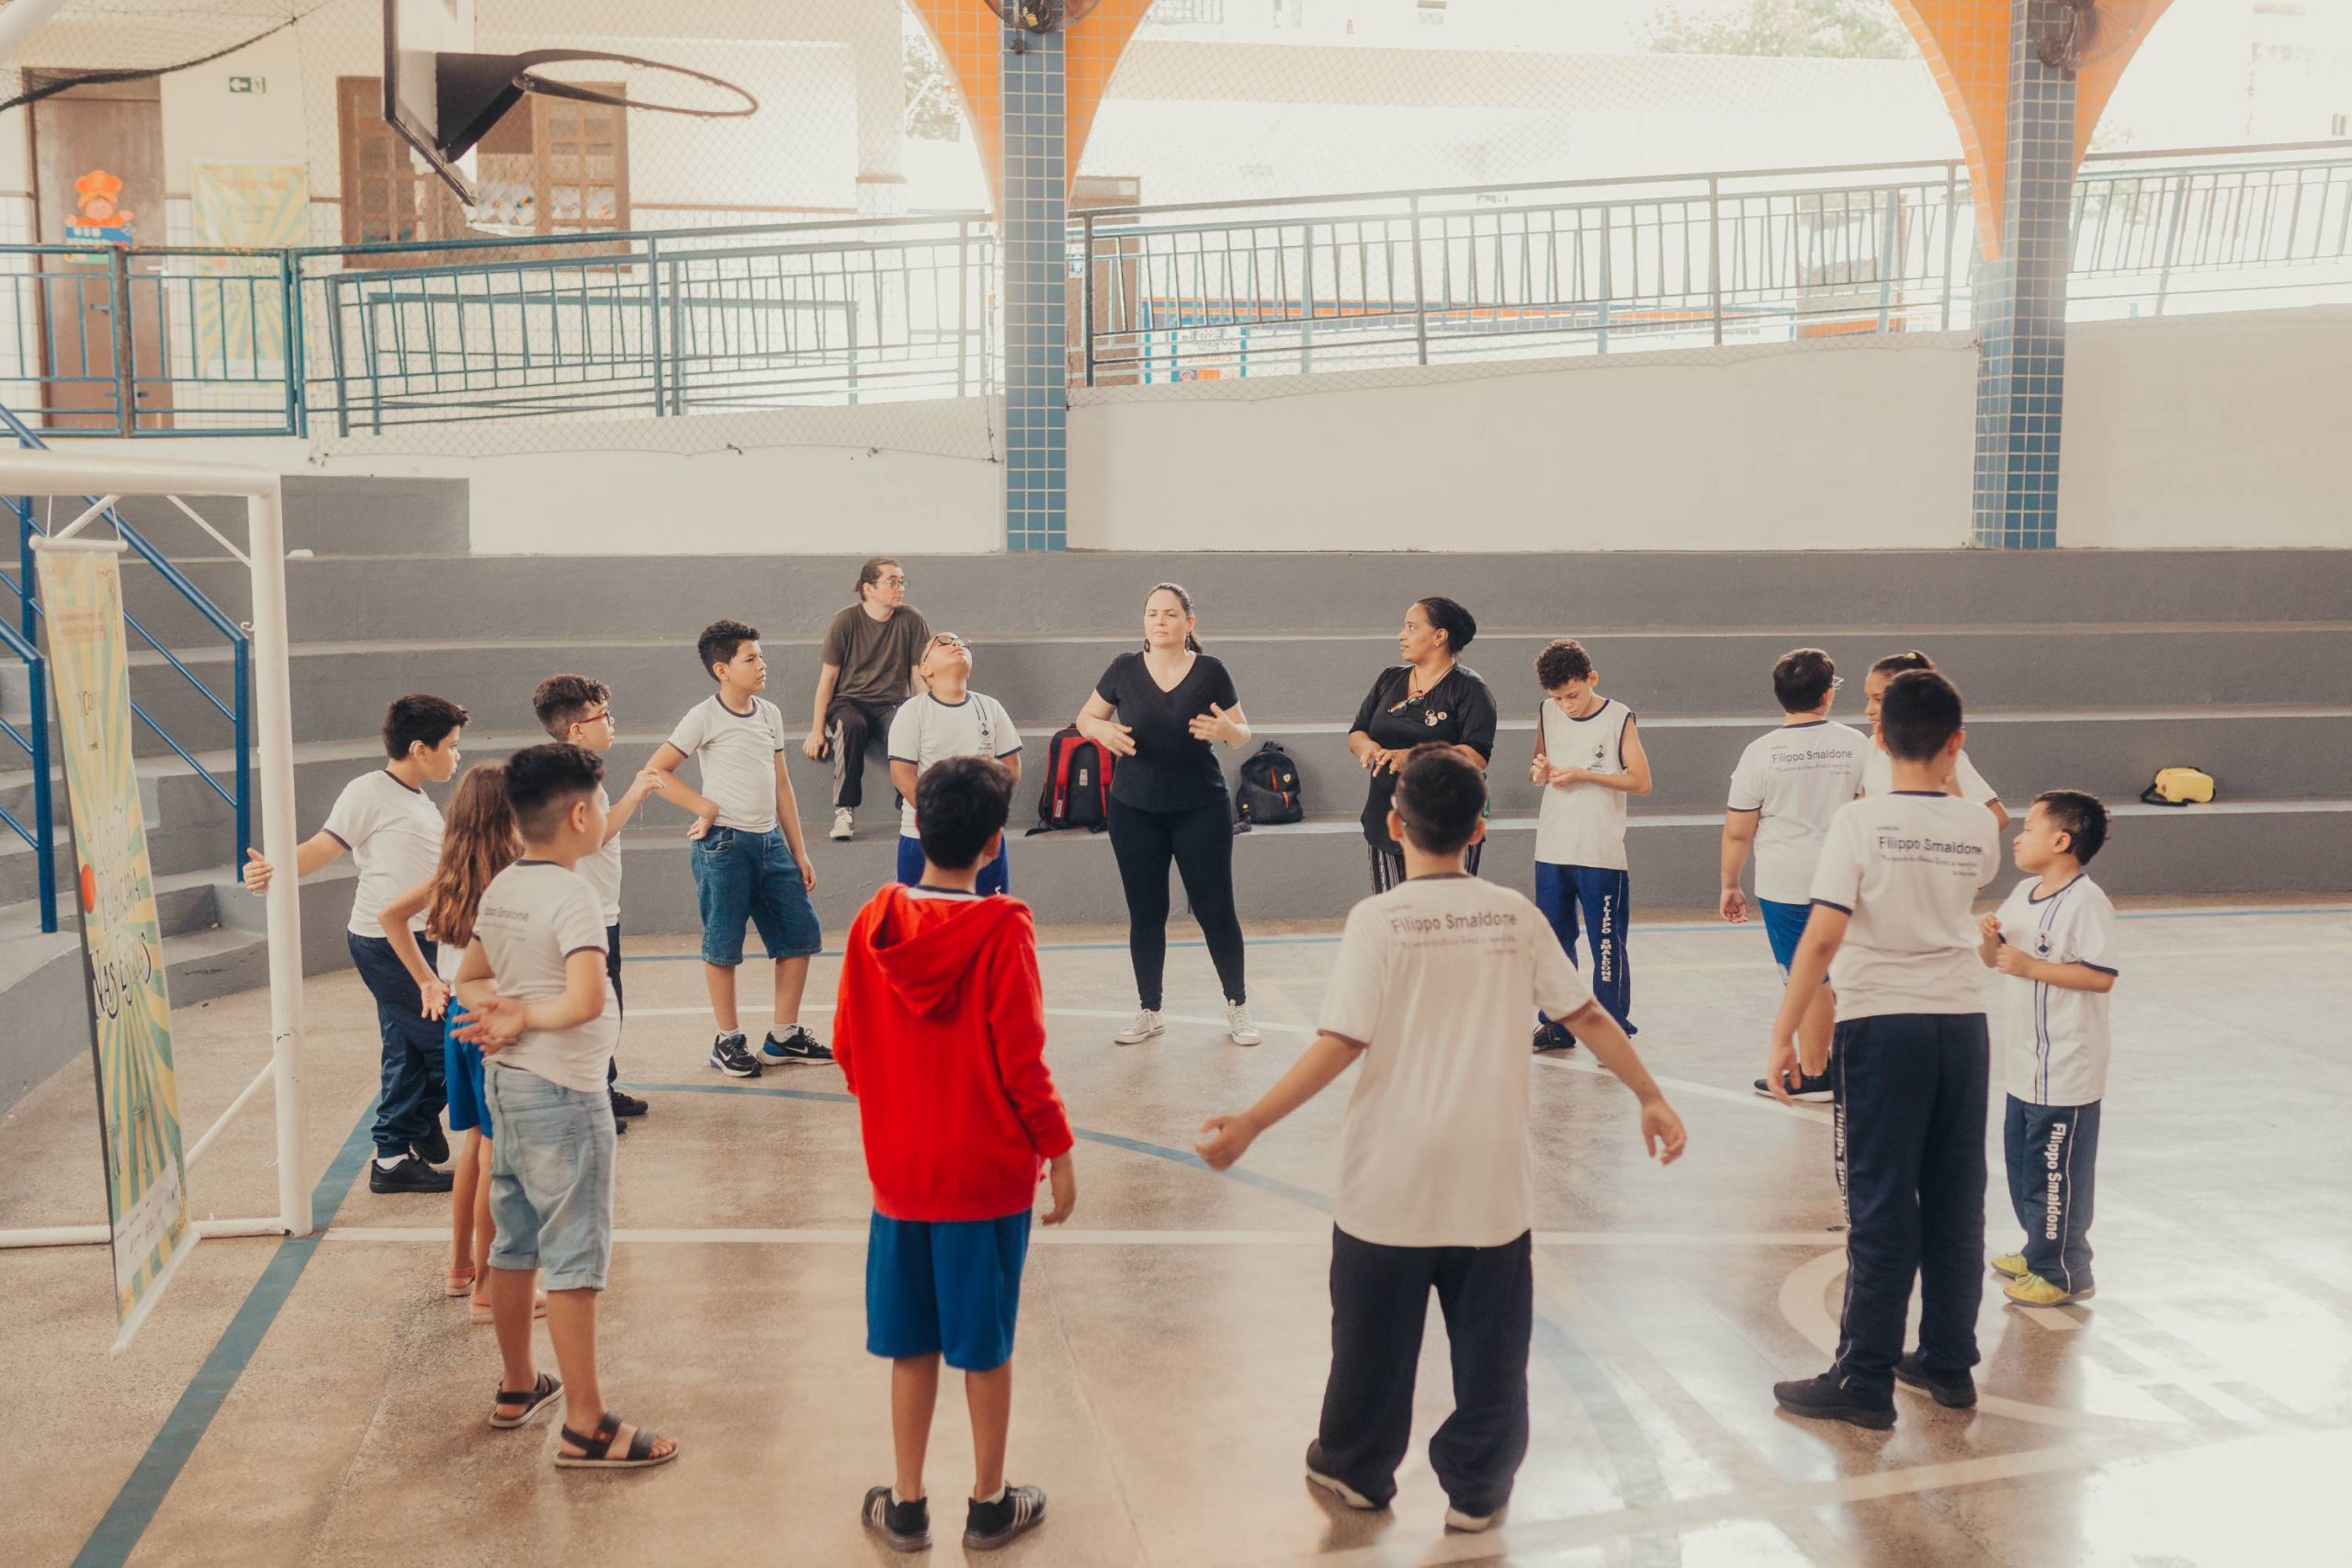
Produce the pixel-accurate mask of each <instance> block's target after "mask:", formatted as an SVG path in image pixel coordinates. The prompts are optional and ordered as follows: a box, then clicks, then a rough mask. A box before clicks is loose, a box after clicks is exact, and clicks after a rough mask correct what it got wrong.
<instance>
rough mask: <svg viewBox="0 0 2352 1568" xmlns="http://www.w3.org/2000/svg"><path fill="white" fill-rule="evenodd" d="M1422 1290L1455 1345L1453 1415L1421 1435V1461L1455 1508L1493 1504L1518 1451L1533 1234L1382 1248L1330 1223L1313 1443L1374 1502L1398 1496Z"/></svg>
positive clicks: (1409, 1430) (1422, 1319)
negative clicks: (1325, 1356) (1325, 1369)
mask: <svg viewBox="0 0 2352 1568" xmlns="http://www.w3.org/2000/svg"><path fill="white" fill-rule="evenodd" d="M1431 1289H1435V1290H1436V1292H1437V1304H1438V1310H1439V1311H1440V1312H1442V1313H1443V1314H1445V1337H1446V1338H1447V1340H1448V1341H1449V1342H1450V1344H1451V1345H1452V1347H1453V1415H1451V1416H1447V1417H1446V1418H1445V1424H1444V1425H1443V1426H1442V1427H1439V1428H1438V1429H1437V1431H1436V1433H1435V1434H1434V1435H1433V1436H1431V1437H1430V1469H1431V1470H1432V1471H1434V1472H1436V1473H1437V1479H1438V1483H1439V1484H1440V1485H1442V1486H1443V1487H1444V1488H1445V1495H1446V1496H1447V1497H1448V1498H1449V1499H1450V1500H1451V1501H1452V1502H1453V1506H1455V1507H1457V1508H1459V1509H1461V1510H1462V1511H1463V1512H1464V1513H1465V1514H1487V1513H1492V1512H1493V1511H1494V1510H1495V1509H1497V1508H1499V1507H1501V1506H1503V1505H1504V1504H1505V1503H1507V1502H1509V1501H1510V1487H1511V1481H1512V1478H1513V1477H1515V1476H1516V1475H1518V1473H1519V1466H1520V1461H1522V1460H1524V1459H1525V1458H1526V1457H1527V1348H1528V1342H1529V1339H1530V1338H1531V1337H1532V1334H1533V1331H1534V1320H1535V1253H1534V1236H1533V1235H1532V1233H1530V1234H1528V1235H1521V1236H1520V1238H1519V1239H1518V1240H1516V1241H1511V1242H1506V1243H1505V1244H1504V1245H1502V1246H1500V1247H1380V1246H1377V1245H1375V1244H1374V1243H1372V1242H1368V1241H1359V1240H1358V1239H1356V1238H1355V1237H1354V1236H1351V1235H1349V1234H1348V1233H1347V1232H1345V1231H1343V1230H1340V1228H1339V1227H1338V1226H1336V1225H1335V1226H1333V1227H1332V1229H1331V1381H1330V1382H1329V1384H1328V1385H1326V1387H1325V1389H1324V1391H1323V1420H1322V1424H1321V1426H1320V1427H1318V1429H1317V1433H1316V1441H1317V1443H1318V1444H1320V1445H1321V1447H1322V1450H1323V1461H1324V1463H1325V1464H1327V1465H1329V1467H1330V1471H1329V1473H1331V1474H1334V1475H1336V1476H1337V1477H1338V1478H1339V1479H1340V1480H1341V1481H1344V1482H1346V1483H1348V1484H1349V1485H1350V1486H1351V1487H1353V1488H1354V1489H1355V1490H1356V1491H1358V1492H1361V1493H1363V1495H1365V1496H1366V1497H1369V1498H1370V1499H1372V1501H1374V1503H1378V1504H1383V1505H1385V1504H1386V1503H1387V1501H1388V1500H1389V1499H1390V1498H1391V1497H1394V1496H1395V1495H1397V1465H1398V1464H1400V1463H1402V1462H1403V1461H1404V1458H1405V1450H1407V1448H1408V1447H1409V1446H1410V1445H1411V1441H1412V1435H1413V1373H1414V1370H1415V1368H1416V1366H1417V1365H1418V1363H1419V1360H1420V1358H1421V1329H1422V1326H1423V1325H1424V1324H1425V1323H1426V1322H1427V1320H1428V1317H1429V1307H1430V1290H1431Z"/></svg>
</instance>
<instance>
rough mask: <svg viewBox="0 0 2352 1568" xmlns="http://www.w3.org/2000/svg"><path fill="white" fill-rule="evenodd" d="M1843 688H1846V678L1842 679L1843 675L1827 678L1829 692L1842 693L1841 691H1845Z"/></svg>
mask: <svg viewBox="0 0 2352 1568" xmlns="http://www.w3.org/2000/svg"><path fill="white" fill-rule="evenodd" d="M1845 687H1846V677H1844V676H1843V675H1832V676H1831V677H1829V689H1830V690H1831V691H1833V692H1839V691H1843V690H1845Z"/></svg>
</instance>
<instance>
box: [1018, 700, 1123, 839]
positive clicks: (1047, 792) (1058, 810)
mask: <svg viewBox="0 0 2352 1568" xmlns="http://www.w3.org/2000/svg"><path fill="white" fill-rule="evenodd" d="M1114 761H1115V759H1114V758H1113V757H1111V756H1110V755H1109V754H1108V753H1106V752H1105V751H1104V750H1103V748H1102V747H1100V746H1097V745H1096V744H1095V743H1094V742H1093V741H1091V740H1089V739H1086V737H1085V736H1083V735H1080V733H1079V732H1078V728H1077V726H1075V725H1072V726H1070V727H1069V728H1064V729H1058V730H1056V731H1055V732H1054V738H1053V739H1051V740H1049V741H1047V742H1046V784H1045V787H1044V788H1043V789H1041V790H1040V791H1038V794H1037V825H1036V826H1035V828H1032V829H1029V831H1030V833H1031V834H1032V835H1035V834H1038V833H1050V832H1052V831H1054V830H1055V829H1058V828H1083V829H1086V830H1087V831H1088V832H1090V833H1099V832H1101V831H1103V829H1105V828H1107V827H1109V826H1110V825H1111V769H1112V765H1113V763H1114Z"/></svg>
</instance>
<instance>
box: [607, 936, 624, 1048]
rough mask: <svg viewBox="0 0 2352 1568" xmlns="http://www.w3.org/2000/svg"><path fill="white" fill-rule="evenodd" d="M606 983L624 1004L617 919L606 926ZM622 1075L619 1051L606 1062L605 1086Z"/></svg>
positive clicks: (615, 996)
mask: <svg viewBox="0 0 2352 1568" xmlns="http://www.w3.org/2000/svg"><path fill="white" fill-rule="evenodd" d="M605 984H606V985H608V986H610V987H612V988H613V1001H614V1004H615V1005H616V1006H619V1005H623V1004H622V1003H621V923H620V922H619V921H618V920H615V921H614V922H613V923H612V924H611V925H609V926H606V927H605ZM620 1076H621V1059H620V1055H619V1053H618V1052H616V1053H614V1054H613V1055H611V1056H610V1057H607V1058H606V1059H605V1087H606V1088H610V1087H611V1086H612V1085H613V1083H614V1082H615V1081H616V1080H617V1079H618V1078H619V1077H620Z"/></svg>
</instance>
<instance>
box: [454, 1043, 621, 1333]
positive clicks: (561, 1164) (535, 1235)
mask: <svg viewBox="0 0 2352 1568" xmlns="http://www.w3.org/2000/svg"><path fill="white" fill-rule="evenodd" d="M482 1077H483V1080H484V1082H483V1088H484V1089H485V1090H486V1095H487V1099H488V1101H489V1106H490V1111H491V1114H492V1116H493V1117H494V1118H495V1119H496V1120H497V1122H498V1138H497V1141H496V1142H494V1143H492V1145H491V1146H490V1147H491V1156H490V1217H491V1222H492V1224H495V1225H496V1226H497V1227H498V1236H497V1239H496V1240H494V1241H492V1243H491V1246H490V1266H491V1267H492V1269H543V1270H545V1272H546V1279H545V1280H544V1281H543V1283H544V1284H545V1285H546V1287H547V1288H548V1290H550V1291H579V1290H589V1291H601V1290H603V1289H604V1288H605V1271H606V1270H607V1269H610V1268H611V1267H612V1261H613V1101H612V1097H611V1095H610V1094H608V1093H607V1092H606V1091H605V1089H604V1087H603V1086H602V1085H599V1086H598V1087H597V1088H596V1089H595V1090H594V1092H593V1093H590V1092H584V1091H582V1090H580V1089H566V1088H564V1087H563V1086H562V1085H561V1084H559V1083H553V1082H550V1081H548V1079H546V1078H543V1077H539V1075H538V1074H537V1073H534V1072H530V1071H528V1070H526V1069H525V1068H522V1067H502V1066H496V1065H492V1066H490V1067H488V1068H486V1069H485V1070H484V1071H483V1073H482Z"/></svg>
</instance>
